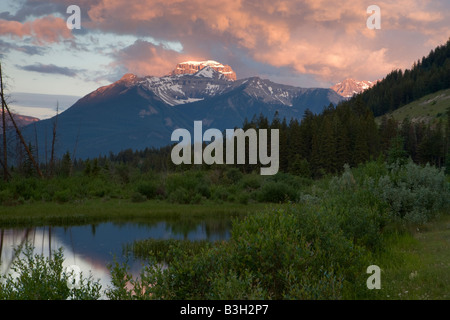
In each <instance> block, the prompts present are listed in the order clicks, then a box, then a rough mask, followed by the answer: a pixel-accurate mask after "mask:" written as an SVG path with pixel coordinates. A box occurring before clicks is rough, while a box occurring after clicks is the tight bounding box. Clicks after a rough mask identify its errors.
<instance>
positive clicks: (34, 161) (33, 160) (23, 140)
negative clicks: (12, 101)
mask: <svg viewBox="0 0 450 320" xmlns="http://www.w3.org/2000/svg"><path fill="white" fill-rule="evenodd" d="M1 78H2V75H1V74H0V79H1ZM1 82H2V84H3V80H2V81H1ZM0 95H1V100H2V108H3V107H4V108H6V111H7V112H8V115H9V117H10V118H11V122H12V124H13V126H14V128H15V129H16V132H17V135H18V136H19V139H20V142H21V143H22V144H23V146H24V148H25V151H26V152H27V153H28V156H29V157H30V160H31V161H32V162H33V165H34V167H35V168H36V172H37V173H38V175H39V176H40V177H41V178H42V177H43V175H42V172H41V170H40V169H39V165H38V164H37V162H36V160H35V159H34V157H33V154H32V153H31V151H30V149H29V148H28V146H27V144H26V142H25V139H24V138H23V136H22V133H21V132H20V130H19V127H18V126H17V124H16V121H15V120H14V117H13V115H12V113H11V112H10V111H9V108H8V104H7V103H6V101H5V97H4V96H3V91H1V92H0ZM3 141H4V140H3ZM4 167H6V166H4Z"/></svg>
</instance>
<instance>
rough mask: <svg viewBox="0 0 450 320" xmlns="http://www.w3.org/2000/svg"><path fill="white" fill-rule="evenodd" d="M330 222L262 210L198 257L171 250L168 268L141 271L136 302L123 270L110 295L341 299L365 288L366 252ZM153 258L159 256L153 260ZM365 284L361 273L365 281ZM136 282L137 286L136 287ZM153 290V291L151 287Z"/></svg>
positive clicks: (300, 211)
mask: <svg viewBox="0 0 450 320" xmlns="http://www.w3.org/2000/svg"><path fill="white" fill-rule="evenodd" d="M335 222H336V221H335V220H334V219H333V218H332V217H326V216H322V215H319V214H317V213H316V212H315V211H314V210H311V209H309V208H294V207H292V208H289V209H288V210H286V211H285V210H281V209H277V210H273V211H271V210H267V211H265V212H263V213H260V214H254V215H250V216H248V217H247V218H246V219H244V220H238V221H235V223H234V225H233V229H232V230H233V231H232V237H231V239H230V240H229V241H228V242H220V243H217V244H215V245H213V246H208V247H205V248H203V249H202V250H200V251H198V252H195V253H193V252H190V253H187V252H186V251H185V250H183V248H182V247H179V246H173V247H172V248H171V249H170V250H168V251H167V253H166V254H167V255H168V256H170V263H169V266H168V268H165V267H162V266H161V265H160V264H159V263H158V262H157V259H153V258H150V261H153V263H151V264H150V265H149V266H147V267H146V268H145V269H144V271H143V272H142V274H141V276H140V279H141V281H140V282H139V283H138V285H137V288H146V290H145V293H143V292H142V291H141V290H134V292H135V293H136V294H135V295H134V296H132V295H130V294H127V293H126V292H123V279H129V278H130V277H129V276H128V275H127V274H126V270H124V269H123V268H118V269H117V268H115V269H113V270H112V271H111V273H112V277H113V279H118V283H117V284H116V287H115V288H112V289H111V291H110V292H109V296H110V297H112V298H114V297H122V298H123V297H127V298H130V299H176V300H186V299H339V298H342V295H343V290H344V286H345V285H349V284H350V285H351V284H352V283H363V284H365V280H366V278H364V279H360V278H359V276H360V274H361V270H363V269H364V266H366V267H367V265H366V263H367V261H366V260H365V258H366V252H365V251H364V250H363V249H362V248H360V247H358V246H356V245H354V244H353V243H352V242H351V241H350V240H348V239H346V238H345V236H344V235H343V233H342V232H341V230H340V229H339V226H338V225H337V224H336V223H335ZM155 258H157V257H155ZM362 277H364V274H362ZM133 283H136V282H133ZM154 283H157V284H158V285H152V284H154Z"/></svg>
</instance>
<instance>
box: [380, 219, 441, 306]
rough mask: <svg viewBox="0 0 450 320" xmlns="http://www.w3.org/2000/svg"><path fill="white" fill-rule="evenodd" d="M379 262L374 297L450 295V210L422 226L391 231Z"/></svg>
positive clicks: (435, 296) (430, 297)
mask: <svg viewBox="0 0 450 320" xmlns="http://www.w3.org/2000/svg"><path fill="white" fill-rule="evenodd" d="M386 244H387V246H386V248H385V251H384V253H383V254H382V255H381V256H380V257H379V260H378V262H377V263H378V264H379V266H380V267H381V268H382V270H383V271H382V278H381V284H382V289H381V290H380V291H379V292H373V294H374V295H373V297H374V298H377V299H388V300H391V299H401V300H409V299H410V300H428V299H429V300H448V299H450V274H449V270H450V212H446V214H443V215H442V216H441V218H439V219H438V220H436V221H433V222H432V223H428V224H426V225H425V226H423V227H421V228H417V229H415V230H412V231H411V232H403V233H401V234H398V233H397V234H391V235H390V237H389V239H388V240H387V241H386Z"/></svg>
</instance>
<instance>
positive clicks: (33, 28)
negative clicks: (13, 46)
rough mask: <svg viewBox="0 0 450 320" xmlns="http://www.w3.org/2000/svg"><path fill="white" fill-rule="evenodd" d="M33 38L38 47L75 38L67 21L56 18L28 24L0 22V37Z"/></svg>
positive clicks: (52, 17) (51, 17) (38, 20)
mask: <svg viewBox="0 0 450 320" xmlns="http://www.w3.org/2000/svg"><path fill="white" fill-rule="evenodd" d="M1 35H9V36H11V37H18V38H24V37H31V38H32V39H33V40H34V43H35V44H37V45H44V44H47V43H54V42H59V41H61V40H64V39H71V38H73V36H72V33H71V31H70V30H69V29H68V28H67V25H66V21H65V20H63V19H62V18H58V17H54V16H46V17H43V18H38V19H35V20H32V21H27V22H24V23H22V22H18V21H9V20H0V36H1Z"/></svg>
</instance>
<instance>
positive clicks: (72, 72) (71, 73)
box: [16, 63, 82, 77]
mask: <svg viewBox="0 0 450 320" xmlns="http://www.w3.org/2000/svg"><path fill="white" fill-rule="evenodd" d="M16 67H17V68H19V69H22V70H25V71H33V72H39V73H50V74H61V75H64V76H68V77H75V76H77V74H78V73H79V72H80V71H82V70H77V69H70V68H67V67H58V66H55V65H54V64H41V63H37V64H32V65H26V66H16Z"/></svg>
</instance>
